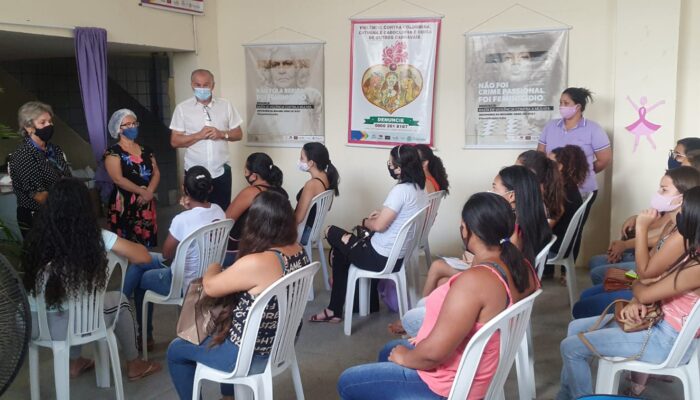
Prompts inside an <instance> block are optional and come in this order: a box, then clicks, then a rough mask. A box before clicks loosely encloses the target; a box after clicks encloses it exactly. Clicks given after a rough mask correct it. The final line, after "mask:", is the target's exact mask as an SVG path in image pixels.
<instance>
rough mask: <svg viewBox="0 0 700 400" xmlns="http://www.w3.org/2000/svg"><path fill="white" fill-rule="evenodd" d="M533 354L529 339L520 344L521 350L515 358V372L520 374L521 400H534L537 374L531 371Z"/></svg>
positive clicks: (519, 390)
mask: <svg viewBox="0 0 700 400" xmlns="http://www.w3.org/2000/svg"><path fill="white" fill-rule="evenodd" d="M531 357H532V354H531V353H530V349H529V347H528V343H527V337H524V338H523V340H522V342H520V348H519V349H518V353H517V354H516V356H515V370H516V372H517V374H518V394H519V398H520V400H531V399H534V398H535V397H534V395H533V392H534V390H535V389H534V387H533V386H534V385H535V374H534V371H532V370H531V369H530V358H531Z"/></svg>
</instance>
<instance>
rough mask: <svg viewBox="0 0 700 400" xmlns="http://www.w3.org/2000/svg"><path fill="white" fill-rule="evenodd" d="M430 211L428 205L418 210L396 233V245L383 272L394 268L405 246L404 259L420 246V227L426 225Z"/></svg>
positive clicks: (385, 272)
mask: <svg viewBox="0 0 700 400" xmlns="http://www.w3.org/2000/svg"><path fill="white" fill-rule="evenodd" d="M427 213H428V206H425V207H423V208H421V209H420V210H418V212H416V213H415V214H413V216H412V217H411V218H409V219H408V221H406V222H404V224H403V225H402V226H401V229H399V233H398V234H397V235H396V240H394V245H393V246H392V247H391V252H389V257H387V260H386V264H385V265H384V269H382V272H380V273H381V274H389V273H391V272H392V271H393V270H394V266H395V265H396V261H397V260H398V259H399V256H400V255H401V250H402V249H403V248H404V247H405V248H406V252H405V253H404V259H406V258H408V257H410V256H411V254H413V251H414V250H415V249H416V246H418V244H419V243H418V239H420V238H419V236H420V229H422V227H423V225H425V217H426V215H427Z"/></svg>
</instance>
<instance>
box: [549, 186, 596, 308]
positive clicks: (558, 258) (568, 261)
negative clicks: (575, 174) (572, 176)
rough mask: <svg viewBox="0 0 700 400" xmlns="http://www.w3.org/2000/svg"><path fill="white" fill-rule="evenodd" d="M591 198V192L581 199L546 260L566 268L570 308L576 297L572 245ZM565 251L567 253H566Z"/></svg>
mask: <svg viewBox="0 0 700 400" xmlns="http://www.w3.org/2000/svg"><path fill="white" fill-rule="evenodd" d="M592 198H593V193H589V194H588V196H586V198H585V199H584V200H583V204H581V206H580V207H579V208H578V210H576V212H575V213H574V216H573V217H571V221H570V222H569V226H568V227H567V228H566V233H565V234H564V238H563V239H562V241H561V246H559V251H558V252H557V254H556V255H555V256H554V257H553V258H550V259H549V260H547V264H552V265H554V266H555V267H556V266H557V265H563V266H564V268H565V269H566V288H567V289H568V290H569V307H571V308H572V309H573V307H574V303H576V297H578V287H577V284H576V271H575V268H576V260H575V259H574V249H573V247H572V245H573V243H575V242H576V238H577V237H578V236H579V235H582V234H583V224H582V223H581V221H582V218H583V214H584V213H585V211H586V207H588V203H590V202H591V199H592ZM569 247H571V249H569ZM569 250H570V251H569ZM567 252H568V253H569V254H568V255H567Z"/></svg>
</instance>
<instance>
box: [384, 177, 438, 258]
mask: <svg viewBox="0 0 700 400" xmlns="http://www.w3.org/2000/svg"><path fill="white" fill-rule="evenodd" d="M427 205H428V195H427V194H426V193H425V190H423V189H421V188H420V187H418V186H417V185H414V184H413V183H400V184H398V185H396V186H394V188H393V189H391V192H389V195H388V196H387V198H386V200H384V207H387V208H390V209H392V210H394V212H396V218H395V219H394V221H393V222H392V223H391V225H389V228H387V230H386V231H384V232H376V233H375V234H374V235H373V236H372V242H371V243H372V247H374V250H375V251H376V252H377V253H379V254H381V255H383V256H384V257H389V253H390V252H391V247H392V246H393V245H394V242H395V241H396V236H398V234H399V230H401V227H402V226H403V224H405V223H406V221H408V220H409V219H410V218H411V217H412V216H413V215H414V214H415V213H417V212H418V211H419V210H420V209H421V208H423V207H425V206H427ZM408 234H409V236H408V238H409V239H410V238H411V237H413V235H415V234H416V233H415V232H413V231H411V232H409V233H408ZM406 242H408V240H407V241H406ZM405 253H406V244H405V243H404V247H403V248H401V252H400V253H399V258H402V257H403V256H404V255H405Z"/></svg>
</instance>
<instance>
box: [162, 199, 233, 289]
mask: <svg viewBox="0 0 700 400" xmlns="http://www.w3.org/2000/svg"><path fill="white" fill-rule="evenodd" d="M222 219H226V214H224V210H222V209H221V207H219V206H218V205H216V204H214V203H211V205H210V206H209V208H204V207H195V208H193V209H191V210H185V211H183V212H181V213H180V214H178V215H176V216H175V218H173V222H172V223H171V224H170V234H171V235H173V237H174V238H175V239H176V240H177V241H178V242H182V241H183V240H185V238H186V237H187V236H189V235H190V234H191V233H192V232H194V231H196V230H197V229H199V228H201V227H203V226H204V225H207V224H210V223H212V222H214V221H218V220H222ZM198 273H199V251H197V245H196V244H195V243H192V245H191V246H190V248H189V249H187V256H186V257H185V279H184V285H183V287H184V288H186V287H187V286H188V285H189V284H190V281H191V280H192V279H195V278H197V274H198Z"/></svg>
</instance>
